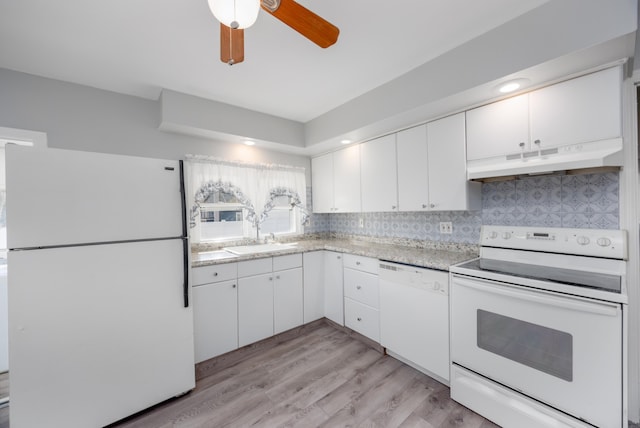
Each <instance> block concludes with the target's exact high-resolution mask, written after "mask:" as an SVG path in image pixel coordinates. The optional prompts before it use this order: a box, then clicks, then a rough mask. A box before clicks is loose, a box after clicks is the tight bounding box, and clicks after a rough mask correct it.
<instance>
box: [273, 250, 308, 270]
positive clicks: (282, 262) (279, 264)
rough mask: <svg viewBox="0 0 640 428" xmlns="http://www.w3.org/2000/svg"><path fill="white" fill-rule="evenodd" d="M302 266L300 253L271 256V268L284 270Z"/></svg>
mask: <svg viewBox="0 0 640 428" xmlns="http://www.w3.org/2000/svg"><path fill="white" fill-rule="evenodd" d="M300 266H302V253H298V254H287V255H286V256H276V257H274V258H273V270H274V272H275V271H277V270H286V269H293V268H297V267H300Z"/></svg>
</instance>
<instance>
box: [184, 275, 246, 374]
mask: <svg viewBox="0 0 640 428" xmlns="http://www.w3.org/2000/svg"><path fill="white" fill-rule="evenodd" d="M236 279H237V266H236V264H235V263H228V264H222V265H216V266H206V267H200V268H195V269H193V324H194V325H193V330H194V336H195V362H196V363H199V362H201V361H204V360H208V359H209V358H213V357H215V356H218V355H221V354H224V353H226V352H229V351H233V350H234V349H237V348H238V287H237V280H236Z"/></svg>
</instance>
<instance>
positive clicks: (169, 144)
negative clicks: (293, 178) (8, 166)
mask: <svg viewBox="0 0 640 428" xmlns="http://www.w3.org/2000/svg"><path fill="white" fill-rule="evenodd" d="M0 94H1V95H0V127H7V128H20V129H27V130H33V131H41V132H45V133H46V134H47V142H48V146H49V147H56V148H64V149H75V150H85V151H95V152H103V153H117V154H125V155H132V156H146V157H156V158H163V159H182V158H184V155H185V154H206V155H212V156H217V157H221V158H226V159H233V160H243V161H246V162H262V163H278V164H286V165H293V166H301V167H304V168H306V169H307V175H308V174H309V169H310V161H309V158H307V157H305V156H297V155H290V154H283V153H278V152H274V151H269V150H264V149H260V148H259V147H257V146H254V147H248V146H244V145H241V144H232V143H225V142H220V141H217V142H216V141H212V140H208V139H205V138H197V137H191V136H184V135H179V134H172V133H169V132H164V131H159V130H158V125H159V121H160V103H159V102H158V101H149V100H146V99H142V98H137V97H132V96H128V95H122V94H117V93H114V92H107V91H103V90H99V89H94V88H89V87H86V86H80V85H76V84H71V83H65V82H61V81H57V80H52V79H45V78H41V77H36V76H31V75H27V74H24V73H18V72H15V71H11V70H7V69H0ZM308 177H309V175H308ZM307 181H308V183H311V181H310V178H307Z"/></svg>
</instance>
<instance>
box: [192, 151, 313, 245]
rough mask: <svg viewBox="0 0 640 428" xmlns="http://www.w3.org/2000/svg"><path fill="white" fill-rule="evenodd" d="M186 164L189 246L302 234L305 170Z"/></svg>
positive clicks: (202, 161) (197, 160)
mask: <svg viewBox="0 0 640 428" xmlns="http://www.w3.org/2000/svg"><path fill="white" fill-rule="evenodd" d="M187 158H188V161H187V168H188V174H189V175H188V186H189V192H188V193H187V195H188V198H189V200H188V204H189V206H190V207H191V208H190V222H191V240H192V242H196V243H197V242H207V241H230V240H239V239H243V238H252V239H255V238H259V239H262V238H263V237H265V236H268V235H270V234H274V235H293V234H301V233H303V232H304V229H303V224H304V223H305V222H306V221H307V219H308V213H307V211H306V210H305V207H304V204H303V203H302V201H305V200H306V183H305V171H304V168H298V167H289V166H282V165H257V164H247V163H242V162H234V161H227V160H220V159H214V158H209V157H206V156H187Z"/></svg>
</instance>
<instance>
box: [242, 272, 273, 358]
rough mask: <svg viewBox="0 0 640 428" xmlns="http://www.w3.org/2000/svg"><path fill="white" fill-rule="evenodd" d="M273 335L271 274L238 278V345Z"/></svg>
mask: <svg viewBox="0 0 640 428" xmlns="http://www.w3.org/2000/svg"><path fill="white" fill-rule="evenodd" d="M271 336H273V274H272V273H265V274H262V275H254V276H248V277H246V278H239V279H238V345H240V346H245V345H249V344H250V343H253V342H257V341H259V340H262V339H266V338H267V337H271Z"/></svg>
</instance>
